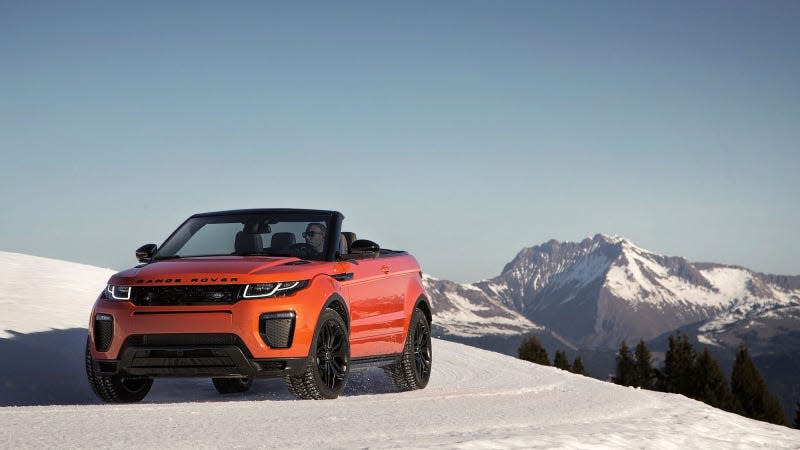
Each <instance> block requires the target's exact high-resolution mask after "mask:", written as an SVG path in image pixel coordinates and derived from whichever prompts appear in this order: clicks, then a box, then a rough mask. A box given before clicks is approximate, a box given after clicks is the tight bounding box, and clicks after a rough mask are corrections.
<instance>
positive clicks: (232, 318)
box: [86, 209, 432, 402]
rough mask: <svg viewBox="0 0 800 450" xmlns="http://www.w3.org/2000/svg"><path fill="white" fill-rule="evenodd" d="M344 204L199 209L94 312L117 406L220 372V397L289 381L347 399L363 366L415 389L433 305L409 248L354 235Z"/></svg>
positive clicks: (297, 388) (309, 391)
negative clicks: (166, 381)
mask: <svg viewBox="0 0 800 450" xmlns="http://www.w3.org/2000/svg"><path fill="white" fill-rule="evenodd" d="M343 219H344V216H343V215H342V214H341V213H339V212H337V211H322V210H309V209H248V210H235V211H221V212H210V213H202V214H195V215H193V216H191V217H190V218H189V219H187V220H186V221H185V222H184V223H183V224H182V225H181V226H180V227H178V229H177V230H175V232H173V233H172V235H170V236H169V238H167V240H166V241H164V243H163V245H162V246H161V247H158V246H156V245H155V244H147V245H144V246H142V247H140V248H139V249H138V250H137V251H136V257H137V258H138V260H139V262H140V263H141V264H140V265H137V266H136V267H133V268H131V269H128V270H125V271H123V272H120V273H117V274H115V275H113V276H112V277H111V279H109V281H108V286H107V287H106V289H105V290H104V291H103V292H102V293H101V294H100V296H99V298H98V299H97V301H96V303H95V305H94V308H93V309H92V312H91V317H90V323H89V336H88V339H87V344H86V374H87V377H88V379H89V384H90V385H91V387H92V389H93V390H94V392H95V393H96V394H97V395H98V396H99V397H100V398H101V399H102V400H104V401H106V402H136V401H140V400H142V399H143V398H144V397H145V396H146V395H147V393H148V392H149V391H150V387H151V386H152V384H153V379H154V378H156V377H208V378H211V380H212V382H213V384H214V387H215V388H216V389H217V391H218V392H220V393H234V392H244V391H247V390H248V389H249V388H250V386H251V384H252V383H253V379H254V378H256V377H283V378H284V379H285V381H286V385H287V387H288V388H289V390H290V391H291V392H292V393H293V394H294V395H295V396H296V397H298V398H301V399H331V398H336V397H338V396H339V394H341V392H342V390H343V389H344V387H345V384H346V383H347V377H348V374H349V372H350V370H352V369H356V368H360V367H369V366H372V367H375V366H378V367H383V368H384V370H385V371H386V372H387V374H388V375H389V376H390V378H391V379H392V380H393V381H394V383H395V384H396V385H397V387H398V388H399V389H401V390H412V389H421V388H424V387H425V386H426V385H427V383H428V379H429V378H430V374H431V361H432V360H431V356H432V354H431V331H430V330H431V320H432V316H431V306H430V303H429V301H428V298H427V296H426V295H425V291H424V288H423V286H422V279H421V271H420V267H419V264H418V263H417V261H416V259H414V257H413V256H411V255H409V254H408V253H407V252H404V251H395V250H387V249H382V248H380V246H379V245H377V244H376V243H375V242H372V241H369V240H365V239H356V236H355V234H354V233H349V232H342V231H341V230H342V221H343Z"/></svg>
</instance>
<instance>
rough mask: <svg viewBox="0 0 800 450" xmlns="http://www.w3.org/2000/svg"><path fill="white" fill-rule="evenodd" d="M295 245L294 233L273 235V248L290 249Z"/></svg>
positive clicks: (286, 232)
mask: <svg viewBox="0 0 800 450" xmlns="http://www.w3.org/2000/svg"><path fill="white" fill-rule="evenodd" d="M292 244H294V233H290V232H288V231H285V232H281V233H275V234H273V235H272V244H271V245H270V246H271V247H272V248H283V249H285V248H288V247H289V246H290V245H292Z"/></svg>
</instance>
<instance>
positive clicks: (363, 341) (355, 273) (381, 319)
mask: <svg viewBox="0 0 800 450" xmlns="http://www.w3.org/2000/svg"><path fill="white" fill-rule="evenodd" d="M391 259H393V258H390V257H389V258H382V257H377V258H366V259H359V260H349V261H345V262H342V263H340V271H341V274H342V275H339V276H338V278H339V279H340V283H341V286H342V287H343V290H344V291H345V295H347V297H348V301H349V304H350V353H351V355H352V357H354V358H358V357H362V356H377V355H389V354H394V353H400V352H401V351H402V349H403V327H404V312H403V295H402V292H403V291H404V288H403V287H402V286H403V284H404V278H403V276H398V275H396V274H394V273H393V272H392V268H391V261H390V260H391Z"/></svg>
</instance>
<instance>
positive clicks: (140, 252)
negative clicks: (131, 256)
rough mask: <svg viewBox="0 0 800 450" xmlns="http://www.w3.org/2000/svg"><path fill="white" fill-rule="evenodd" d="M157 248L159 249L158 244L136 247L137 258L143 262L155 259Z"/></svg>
mask: <svg viewBox="0 0 800 450" xmlns="http://www.w3.org/2000/svg"><path fill="white" fill-rule="evenodd" d="M156 250H158V246H157V245H156V244H145V245H143V246H141V247H139V248H137V249H136V259H137V260H139V262H142V263H146V262H150V260H151V259H153V255H155V254H156Z"/></svg>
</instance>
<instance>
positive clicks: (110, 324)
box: [94, 318, 114, 352]
mask: <svg viewBox="0 0 800 450" xmlns="http://www.w3.org/2000/svg"><path fill="white" fill-rule="evenodd" d="M113 339H114V320H113V319H111V318H109V319H107V320H97V319H95V320H94V348H95V350H97V351H98V352H107V351H108V349H109V347H111V341H112V340H113Z"/></svg>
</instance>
